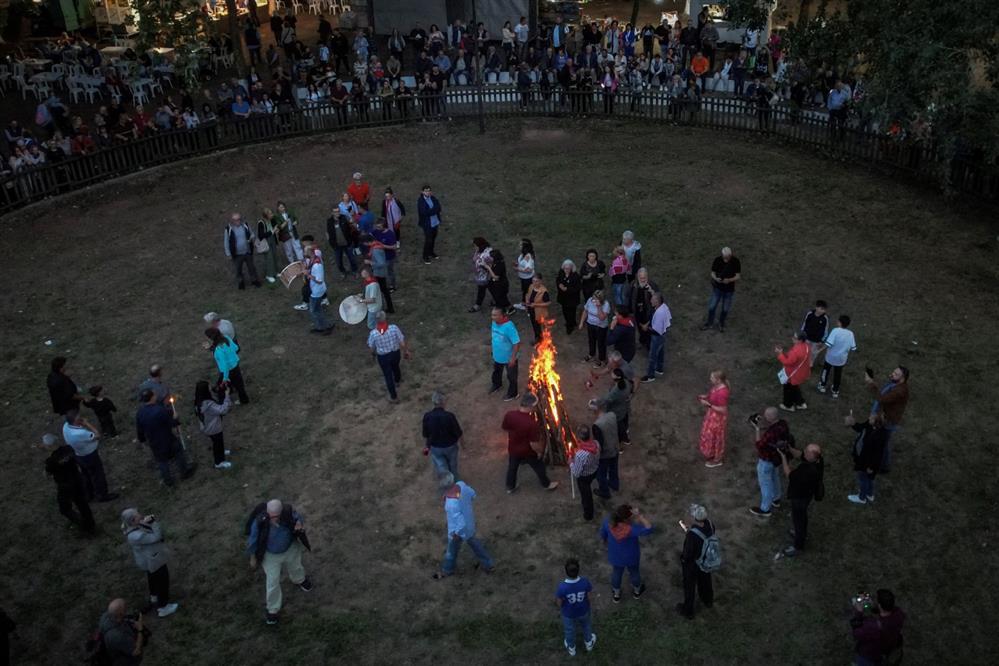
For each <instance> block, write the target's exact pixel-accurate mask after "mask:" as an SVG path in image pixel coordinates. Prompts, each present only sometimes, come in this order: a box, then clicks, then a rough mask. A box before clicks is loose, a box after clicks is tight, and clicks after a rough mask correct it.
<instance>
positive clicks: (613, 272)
mask: <svg viewBox="0 0 999 666" xmlns="http://www.w3.org/2000/svg"><path fill="white" fill-rule="evenodd" d="M629 272H631V265H630V264H629V263H628V256H627V255H626V254H625V252H624V248H623V247H621V246H618V247H616V248H614V259H613V260H612V261H611V267H610V276H611V289H612V291H613V293H614V305H623V304H624V303H625V299H626V294H627V293H628V273H629Z"/></svg>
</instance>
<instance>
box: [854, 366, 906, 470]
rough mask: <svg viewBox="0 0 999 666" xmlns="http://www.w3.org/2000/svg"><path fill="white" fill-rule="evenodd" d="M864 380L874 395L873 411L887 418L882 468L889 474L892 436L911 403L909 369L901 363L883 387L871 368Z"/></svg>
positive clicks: (900, 424)
mask: <svg viewBox="0 0 999 666" xmlns="http://www.w3.org/2000/svg"><path fill="white" fill-rule="evenodd" d="M864 382H865V383H866V384H867V389H868V390H869V391H870V392H871V394H872V395H873V396H874V403H873V404H871V413H872V414H877V413H881V415H882V416H883V417H884V420H885V430H886V431H888V437H887V439H886V440H885V452H884V457H883V458H882V460H881V470H880V471H881V473H882V474H887V473H888V471H889V470H890V468H891V461H892V458H891V440H892V436H893V435H894V434H895V433H896V432H897V431H898V430H899V429H900V428H901V427H902V415H903V414H905V406H906V405H907V404H908V403H909V369H908V368H906V367H905V366H901V365H900V366H898V367H897V368H895V369H894V370H892V371H891V374H889V375H888V381H887V382H885V384H884V385H883V386H882V387H881V388H878V385H877V383H876V382H875V381H874V377H873V375H872V374H871V371H870V370H868V371H867V372H866V373H865V374H864Z"/></svg>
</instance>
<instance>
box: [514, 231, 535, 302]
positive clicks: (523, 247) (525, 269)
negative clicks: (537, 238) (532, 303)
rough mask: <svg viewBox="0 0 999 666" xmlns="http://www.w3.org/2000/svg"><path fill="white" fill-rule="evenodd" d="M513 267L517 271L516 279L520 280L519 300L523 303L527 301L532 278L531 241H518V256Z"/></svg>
mask: <svg viewBox="0 0 999 666" xmlns="http://www.w3.org/2000/svg"><path fill="white" fill-rule="evenodd" d="M513 265H514V267H515V268H516V269H517V277H518V278H520V300H521V302H522V303H523V302H526V300H527V290H528V289H530V288H531V280H532V279H533V278H534V265H535V257H534V244H533V243H531V239H529V238H522V239H520V254H519V255H517V261H515V262H514V264H513Z"/></svg>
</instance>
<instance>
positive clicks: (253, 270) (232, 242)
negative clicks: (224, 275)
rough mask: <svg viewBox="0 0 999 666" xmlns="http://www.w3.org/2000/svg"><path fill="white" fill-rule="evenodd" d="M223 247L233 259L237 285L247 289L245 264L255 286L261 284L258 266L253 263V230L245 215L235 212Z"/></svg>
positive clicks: (226, 253) (228, 226)
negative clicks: (244, 275)
mask: <svg viewBox="0 0 999 666" xmlns="http://www.w3.org/2000/svg"><path fill="white" fill-rule="evenodd" d="M223 240H224V241H225V242H224V243H223V248H224V249H225V256H227V257H229V258H230V259H231V260H232V269H233V273H235V275H236V286H237V287H238V288H239V289H245V288H246V284H245V283H244V282H243V266H246V272H247V273H248V274H249V276H250V280H251V281H252V283H253V286H254V287H259V286H260V279H259V278H258V277H257V267H256V266H254V265H253V232H252V231H250V227H249V225H247V224H246V222H244V221H243V216H242V215H240V214H239V213H233V214H232V218H231V220H230V222H229V224H227V225H226V228H225V234H224V239H223Z"/></svg>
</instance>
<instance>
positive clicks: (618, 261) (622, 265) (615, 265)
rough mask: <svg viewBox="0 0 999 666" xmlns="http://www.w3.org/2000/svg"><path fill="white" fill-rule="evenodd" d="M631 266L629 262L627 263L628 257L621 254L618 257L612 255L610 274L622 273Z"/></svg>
mask: <svg viewBox="0 0 999 666" xmlns="http://www.w3.org/2000/svg"><path fill="white" fill-rule="evenodd" d="M630 268H631V264H629V263H628V257H626V256H625V255H623V254H622V255H621V256H619V257H614V261H612V262H611V269H610V274H611V275H624V274H626V273H627V272H628V270H629V269H630Z"/></svg>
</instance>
